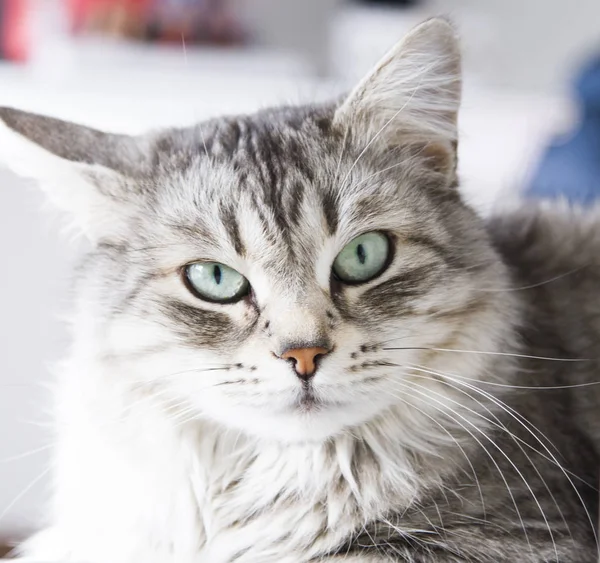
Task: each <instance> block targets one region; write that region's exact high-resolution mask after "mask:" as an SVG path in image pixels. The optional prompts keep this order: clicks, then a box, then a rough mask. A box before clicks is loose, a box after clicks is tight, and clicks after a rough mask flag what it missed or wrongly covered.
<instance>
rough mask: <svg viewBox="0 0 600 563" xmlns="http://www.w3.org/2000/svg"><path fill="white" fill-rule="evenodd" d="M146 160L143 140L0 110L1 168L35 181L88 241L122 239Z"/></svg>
mask: <svg viewBox="0 0 600 563" xmlns="http://www.w3.org/2000/svg"><path fill="white" fill-rule="evenodd" d="M149 155H150V151H149V150H148V141H147V140H146V139H144V138H136V137H129V136H125V135H113V134H108V133H103V132H100V131H96V130H94V129H90V128H88V127H84V126H81V125H76V124H74V123H68V122H65V121H61V120H58V119H52V118H49V117H44V116H40V115H35V114H32V113H27V112H23V111H20V110H15V109H10V108H0V163H2V164H5V165H6V166H7V167H8V168H9V169H11V170H13V171H14V172H15V173H17V174H18V175H20V176H24V177H26V178H31V179H34V180H36V181H37V182H38V183H39V184H40V186H41V187H42V189H43V190H44V191H45V192H46V194H47V195H48V199H49V200H50V201H51V202H52V203H53V204H55V205H56V206H57V207H58V208H59V209H61V210H63V211H66V212H67V213H69V214H70V215H71V216H72V218H73V219H74V220H75V223H76V225H77V226H78V227H79V228H80V229H81V230H82V231H83V232H84V233H85V234H86V235H87V236H88V237H89V238H90V239H91V240H92V241H94V240H98V239H100V238H109V239H115V238H121V237H122V236H123V235H124V226H125V223H126V219H127V217H128V216H130V215H131V213H132V212H133V210H134V207H135V206H134V203H135V197H136V190H139V186H138V185H137V183H136V182H135V180H134V179H135V178H136V177H137V176H139V174H140V172H141V171H142V170H143V169H144V167H145V166H146V165H147V163H148V160H149Z"/></svg>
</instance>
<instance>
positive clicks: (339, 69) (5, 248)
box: [0, 0, 600, 544]
mask: <svg viewBox="0 0 600 563" xmlns="http://www.w3.org/2000/svg"><path fill="white" fill-rule="evenodd" d="M437 14H445V15H448V16H450V17H451V18H452V19H453V20H454V21H455V22H456V24H457V25H458V28H459V30H460V33H461V35H462V37H463V47H464V54H465V74H466V76H465V92H464V105H463V112H462V115H461V120H460V129H461V143H460V172H461V177H462V182H463V187H462V189H463V191H464V193H465V197H467V199H468V200H469V201H470V202H471V203H472V204H473V205H474V206H475V207H476V208H477V209H479V210H480V212H481V213H483V214H485V213H488V212H489V210H490V209H491V208H492V207H493V206H494V205H502V204H503V202H505V201H506V200H508V199H511V198H512V197H513V196H514V194H516V193H518V192H519V190H521V189H522V188H524V187H526V186H528V185H531V183H532V182H533V178H535V177H536V174H538V168H539V166H540V162H543V161H544V158H545V156H544V155H546V154H547V148H548V147H549V146H550V145H553V144H556V143H559V144H560V143H567V142H568V141H569V140H570V139H571V140H572V139H573V138H575V137H576V136H577V131H579V130H581V128H582V123H583V121H584V120H585V116H586V111H584V110H583V109H582V107H581V100H580V94H577V93H576V92H575V91H574V85H573V81H574V78H575V77H576V76H577V75H578V73H579V72H580V69H581V68H582V67H583V66H582V65H585V64H589V62H590V61H593V60H594V57H598V53H600V2H599V1H598V0H577V2H567V1H566V0H527V1H525V2H524V1H522V0H421V1H417V0H413V1H409V0H404V1H400V0H397V1H392V0H388V1H386V2H383V1H379V2H378V1H373V0H372V1H367V0H363V1H358V0H354V1H351V0H229V1H227V0H0V105H10V106H15V107H19V108H23V109H28V110H32V111H36V112H41V113H46V114H49V115H53V116H56V117H61V118H64V119H70V120H75V121H78V122H81V123H84V124H88V125H91V126H94V127H98V128H104V129H110V130H114V131H119V132H132V133H135V132H140V131H143V130H145V129H149V128H156V127H161V126H168V125H185V124H191V123H193V122H196V121H198V120H201V119H204V118H206V117H208V116H213V115H217V114H222V113H231V112H235V113H238V112H247V111H252V110H254V109H257V108H259V107H265V106H268V105H271V104H274V103H280V102H302V101H309V100H317V99H324V98H327V97H331V96H334V95H337V94H339V93H341V92H343V91H344V90H345V89H347V88H349V87H350V86H351V85H352V84H353V82H354V81H356V80H357V79H359V78H360V77H361V75H362V74H363V73H365V72H366V71H367V70H368V69H369V67H370V66H371V65H372V64H373V63H374V62H376V60H377V59H378V57H379V56H381V55H382V54H383V53H384V52H385V51H386V50H387V49H388V48H389V47H390V46H391V45H392V44H393V43H394V42H395V41H396V40H398V39H399V38H400V37H401V36H402V35H403V34H404V33H405V32H406V31H407V30H408V29H410V28H411V27H412V26H413V25H415V24H416V23H418V22H419V21H421V20H423V19H425V18H427V17H429V16H430V15H437ZM557 140H558V141H557ZM596 148H597V147H596ZM597 155H598V159H597V160H596V163H597V162H598V161H600V151H598V152H597ZM599 177H600V176H599ZM43 207H44V206H43V201H42V197H41V195H40V194H38V192H37V190H36V189H35V186H32V185H30V184H28V183H26V182H23V181H22V180H20V179H17V178H16V177H14V176H13V175H11V174H10V173H9V172H8V171H6V170H2V169H0V256H1V258H2V260H1V261H0V264H1V268H2V271H1V273H2V275H1V276H0V544H1V543H2V541H3V540H6V541H8V540H10V539H12V538H16V537H18V536H20V535H22V534H24V533H28V532H29V531H30V530H32V529H35V527H36V526H37V525H38V522H39V518H40V514H41V512H42V508H43V505H44V502H45V499H46V492H47V488H48V481H49V480H48V473H47V467H48V464H49V453H50V452H49V446H50V445H51V432H50V430H49V428H48V422H49V414H48V410H49V408H48V407H49V391H48V385H47V382H49V381H51V366H52V364H53V363H54V362H56V360H58V359H59V358H60V357H61V355H63V353H64V351H65V349H66V346H67V342H68V339H67V335H66V332H65V328H64V326H63V323H62V320H61V315H63V314H64V313H65V312H66V311H68V287H69V285H68V278H69V270H70V267H71V262H72V261H73V259H74V256H75V254H76V253H75V252H74V249H73V247H72V245H70V244H69V243H68V241H67V240H65V239H64V238H63V237H61V236H60V225H59V224H57V222H56V221H55V220H54V219H52V215H49V214H47V213H46V212H45V210H44V209H43ZM82 376H85V374H82Z"/></svg>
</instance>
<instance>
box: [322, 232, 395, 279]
mask: <svg viewBox="0 0 600 563" xmlns="http://www.w3.org/2000/svg"><path fill="white" fill-rule="evenodd" d="M390 252H391V245H390V240H389V238H388V237H387V236H386V235H384V234H383V233H380V232H378V231H373V232H371V233H365V234H364V235H360V236H358V237H356V238H355V239H354V240H352V241H350V242H349V243H348V244H347V245H346V246H345V247H344V248H343V249H342V251H341V252H340V253H339V254H338V255H337V258H336V259H335V261H334V263H333V273H334V274H335V276H336V278H337V279H339V280H340V281H342V282H344V283H348V284H356V283H364V282H367V281H369V280H372V279H373V278H375V277H377V276H378V275H379V274H380V273H381V272H383V270H385V268H386V267H387V265H388V263H389V258H390Z"/></svg>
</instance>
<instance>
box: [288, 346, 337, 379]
mask: <svg viewBox="0 0 600 563" xmlns="http://www.w3.org/2000/svg"><path fill="white" fill-rule="evenodd" d="M329 352H330V350H328V349H327V348H322V347H315V348H292V349H291V350H286V351H285V352H284V353H283V354H281V356H280V358H281V359H283V360H291V361H292V362H293V364H294V369H295V370H296V374H297V375H298V377H299V378H300V379H304V380H305V381H308V380H309V379H310V378H311V377H313V375H314V374H315V372H316V371H317V360H318V358H319V357H320V356H325V355H326V354H329Z"/></svg>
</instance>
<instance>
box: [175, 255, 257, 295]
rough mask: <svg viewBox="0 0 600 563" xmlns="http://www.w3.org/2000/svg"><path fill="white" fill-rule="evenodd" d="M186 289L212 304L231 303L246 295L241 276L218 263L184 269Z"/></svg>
mask: <svg viewBox="0 0 600 563" xmlns="http://www.w3.org/2000/svg"><path fill="white" fill-rule="evenodd" d="M185 278H186V281H187V285H188V288H189V289H190V290H191V291H192V293H193V294H194V295H196V297H200V299H204V300H205V301H212V302H214V303H233V302H234V301H239V300H240V299H241V298H242V297H244V296H245V295H247V294H248V290H249V289H250V284H249V283H248V280H247V279H246V278H245V277H244V276H242V274H240V273H238V272H236V271H235V270H234V269H233V268H230V267H229V266H225V265H224V264H219V263H218V262H195V263H194V264H189V265H188V266H186V268H185Z"/></svg>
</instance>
